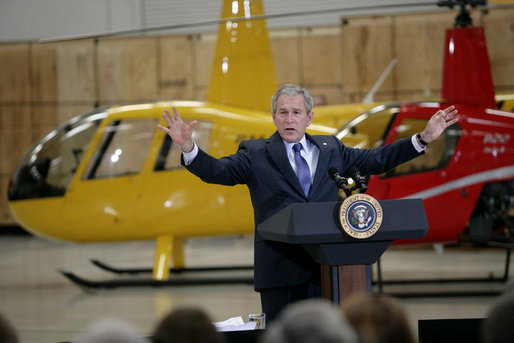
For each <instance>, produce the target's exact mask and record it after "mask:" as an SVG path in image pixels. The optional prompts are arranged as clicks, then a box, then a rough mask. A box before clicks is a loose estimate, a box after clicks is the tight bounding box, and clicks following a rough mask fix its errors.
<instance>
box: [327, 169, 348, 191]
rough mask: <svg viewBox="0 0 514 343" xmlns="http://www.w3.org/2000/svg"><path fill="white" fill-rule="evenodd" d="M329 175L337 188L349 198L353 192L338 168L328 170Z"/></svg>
mask: <svg viewBox="0 0 514 343" xmlns="http://www.w3.org/2000/svg"><path fill="white" fill-rule="evenodd" d="M328 175H330V177H331V178H332V180H334V182H335V183H336V186H337V188H339V189H342V190H343V191H344V193H345V194H346V196H347V197H349V196H350V195H351V194H352V191H351V190H350V189H349V188H348V181H346V179H345V178H344V177H342V176H341V174H340V173H339V171H338V170H337V168H335V167H332V168H330V169H329V170H328Z"/></svg>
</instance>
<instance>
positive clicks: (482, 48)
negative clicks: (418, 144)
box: [337, 0, 514, 244]
mask: <svg viewBox="0 0 514 343" xmlns="http://www.w3.org/2000/svg"><path fill="white" fill-rule="evenodd" d="M438 5H439V6H447V7H451V8H452V7H453V6H454V5H458V6H460V12H459V14H458V15H457V17H456V18H455V24H454V27H453V28H451V29H447V31H446V41H445V54H444V69H443V81H442V90H441V98H442V99H444V100H442V101H441V102H430V103H427V102H417V103H398V104H389V105H384V106H379V107H375V108H373V109H371V110H369V111H368V112H365V113H363V114H361V115H360V116H358V117H356V118H355V119H353V120H352V121H350V122H349V123H347V124H346V125H345V126H344V127H343V129H342V130H341V131H340V132H339V133H338V134H337V136H338V138H339V139H341V140H342V141H343V142H345V143H346V144H348V145H352V146H359V147H376V146H379V145H382V144H388V143H391V142H393V141H395V140H398V139H400V138H403V137H408V136H411V135H412V134H414V133H416V132H418V131H419V130H421V129H422V128H423V127H424V125H425V124H426V121H427V120H428V119H429V118H430V115H431V114H432V113H434V111H436V110H437V109H439V108H446V107H448V106H450V105H454V106H455V107H456V108H457V109H458V111H459V113H460V120H459V122H458V123H456V124H454V125H453V126H452V127H450V128H448V129H447V131H446V132H445V134H444V135H443V136H441V137H440V138H439V139H438V140H437V141H434V142H432V143H431V144H429V146H428V147H427V154H425V155H424V156H422V157H420V158H417V159H414V160H412V161H410V162H408V163H405V164H403V165H400V166H398V167H397V168H395V169H393V170H390V171H389V172H387V173H385V174H383V175H380V176H371V177H370V178H369V183H368V189H369V192H368V194H370V195H371V196H373V197H375V198H377V199H399V198H422V199H423V203H424V207H425V211H426V214H427V218H428V223H429V227H430V230H429V231H428V233H427V235H426V236H425V238H424V239H422V240H414V241H413V240H411V241H409V240H405V241H402V242H398V243H399V244H412V243H444V242H456V241H459V240H460V239H461V238H462V237H463V235H464V234H465V236H467V237H469V238H472V239H475V240H480V241H483V242H490V241H502V242H506V241H509V240H511V242H512V237H513V236H514V144H513V138H514V114H513V113H512V112H506V111H503V110H499V109H498V107H497V103H496V102H495V93H494V85H493V80H492V76H491V68H490V63H489V57H488V53H487V46H486V40H485V34H484V29H483V27H475V26H472V20H471V17H470V15H469V12H468V10H467V7H468V6H472V7H475V6H477V5H485V1H471V0H460V1H459V0H457V1H440V2H439V3H438Z"/></svg>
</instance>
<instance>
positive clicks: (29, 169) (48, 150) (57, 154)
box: [8, 109, 107, 200]
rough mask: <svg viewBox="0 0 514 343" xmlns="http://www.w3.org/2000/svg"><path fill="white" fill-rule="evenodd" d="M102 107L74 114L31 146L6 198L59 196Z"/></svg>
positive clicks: (103, 110) (91, 134) (96, 126)
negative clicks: (81, 113)
mask: <svg viewBox="0 0 514 343" xmlns="http://www.w3.org/2000/svg"><path fill="white" fill-rule="evenodd" d="M106 116H107V112H106V110H105V109H102V110H97V111H93V112H90V113H86V114H83V115H81V116H78V117H74V118H72V119H70V120H69V121H67V122H66V123H64V124H63V125H61V126H59V127H58V128H56V129H55V130H53V131H51V132H50V133H48V134H47V135H45V136H44V137H43V138H42V139H41V140H39V141H38V142H37V143H36V144H34V145H33V146H32V148H31V149H30V150H29V151H28V152H27V154H26V155H25V156H24V157H23V159H22V160H21V162H20V164H19V166H18V168H17V169H16V170H15V172H14V174H13V178H12V183H11V185H10V187H9V192H8V196H9V200H22V199H34V198H46V197H56V196H62V195H64V193H65V192H66V189H67V188H68V185H69V184H70V182H71V179H72V177H73V174H74V173H75V171H76V169H77V167H78V165H79V163H80V160H81V159H82V157H83V153H84V152H85V151H86V150H87V148H88V146H89V144H90V142H91V139H92V138H93V135H94V134H95V131H96V130H97V128H98V126H99V125H100V122H101V120H102V119H104V118H105V117H106Z"/></svg>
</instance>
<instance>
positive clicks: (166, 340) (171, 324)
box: [152, 307, 225, 343]
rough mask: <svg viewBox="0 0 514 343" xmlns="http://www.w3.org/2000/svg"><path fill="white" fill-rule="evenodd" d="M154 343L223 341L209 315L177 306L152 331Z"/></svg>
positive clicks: (223, 337)
mask: <svg viewBox="0 0 514 343" xmlns="http://www.w3.org/2000/svg"><path fill="white" fill-rule="evenodd" d="M152 339H153V342H154V343H224V342H225V336H223V334H221V333H220V332H218V331H217V330H216V327H215V326H214V324H213V323H212V321H211V319H210V318H209V316H208V315H207V314H206V313H205V312H204V311H202V310H200V309H197V308H187V307H184V308H179V309H176V310H174V311H171V312H170V313H168V314H167V315H166V316H165V317H164V318H163V319H162V320H161V321H160V322H159V323H158V325H157V327H156V328H155V329H154V332H153V337H152Z"/></svg>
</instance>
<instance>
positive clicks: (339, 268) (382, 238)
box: [257, 199, 428, 305]
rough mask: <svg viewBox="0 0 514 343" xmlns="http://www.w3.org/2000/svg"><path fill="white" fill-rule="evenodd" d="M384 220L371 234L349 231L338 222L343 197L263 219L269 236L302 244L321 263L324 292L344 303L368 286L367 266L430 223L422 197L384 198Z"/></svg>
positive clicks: (420, 235) (264, 233) (261, 229)
mask: <svg viewBox="0 0 514 343" xmlns="http://www.w3.org/2000/svg"><path fill="white" fill-rule="evenodd" d="M379 204H380V206H381V207H382V211H383V219H382V225H381V226H380V229H379V230H378V231H377V232H376V233H375V234H374V235H373V236H371V237H369V238H366V239H357V238H353V237H351V236H349V235H348V234H346V233H345V232H344V231H343V229H342V228H341V224H340V221H339V207H340V205H341V202H321V203H298V204H291V205H290V206H288V207H286V208H284V209H283V210H282V211H280V212H278V213H277V214H275V215H274V216H272V217H270V218H268V219H267V220H266V221H264V222H262V223H261V224H260V225H259V226H258V227H257V230H258V232H259V233H260V234H261V236H262V237H263V238H264V239H266V240H271V241H278V242H283V243H289V244H299V245H301V246H302V247H303V248H304V249H305V250H306V251H307V252H308V253H309V255H310V256H311V257H312V258H313V259H314V260H315V261H316V262H317V263H319V264H320V265H321V272H322V277H321V281H322V292H323V297H324V298H327V299H331V300H332V302H333V303H334V304H337V305H339V304H340V303H341V300H342V299H343V298H344V297H346V296H348V295H350V294H351V293H353V292H356V291H363V290H364V291H365V290H367V285H368V283H369V284H371V280H368V277H369V276H368V275H367V273H366V265H371V264H373V263H375V262H376V261H377V260H378V259H379V258H380V256H381V255H382V254H383V253H384V252H385V250H386V249H387V248H388V247H389V245H390V244H391V243H392V242H393V241H394V240H397V239H416V238H423V237H424V236H425V234H426V233H427V232H428V222H427V218H426V214H425V210H424V207H423V201H422V200H421V199H401V200H380V201H379Z"/></svg>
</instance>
